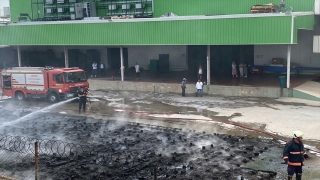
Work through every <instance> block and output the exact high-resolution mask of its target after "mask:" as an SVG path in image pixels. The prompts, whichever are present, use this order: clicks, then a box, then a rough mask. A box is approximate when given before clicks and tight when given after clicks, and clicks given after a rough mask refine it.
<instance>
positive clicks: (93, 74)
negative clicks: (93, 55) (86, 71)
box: [91, 61, 98, 77]
mask: <svg viewBox="0 0 320 180" xmlns="http://www.w3.org/2000/svg"><path fill="white" fill-rule="evenodd" d="M97 69H98V64H97V63H96V62H95V61H94V62H93V64H92V75H91V77H93V76H94V77H97Z"/></svg>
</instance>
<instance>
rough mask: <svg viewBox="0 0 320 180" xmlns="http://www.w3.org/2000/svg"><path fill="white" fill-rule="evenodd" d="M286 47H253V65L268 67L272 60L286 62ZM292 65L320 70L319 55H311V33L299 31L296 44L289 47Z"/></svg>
mask: <svg viewBox="0 0 320 180" xmlns="http://www.w3.org/2000/svg"><path fill="white" fill-rule="evenodd" d="M287 49H288V45H255V46H254V64H255V65H269V64H270V63H271V59H272V58H283V59H284V61H285V62H286V60H287ZM291 62H292V65H295V64H297V65H298V66H302V67H317V68H320V53H319V54H316V53H313V31H309V30H299V33H298V44H295V45H292V47H291Z"/></svg>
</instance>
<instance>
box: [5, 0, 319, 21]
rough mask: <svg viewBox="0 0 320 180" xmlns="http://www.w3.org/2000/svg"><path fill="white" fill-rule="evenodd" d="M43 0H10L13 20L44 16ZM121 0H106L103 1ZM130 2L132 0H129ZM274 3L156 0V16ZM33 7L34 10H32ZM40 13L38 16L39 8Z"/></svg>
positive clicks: (309, 7) (305, 0)
mask: <svg viewBox="0 0 320 180" xmlns="http://www.w3.org/2000/svg"><path fill="white" fill-rule="evenodd" d="M32 1H33V2H34V3H36V2H37V1H38V2H43V0H10V13H11V21H13V22H17V21H18V17H19V15H20V13H28V14H29V15H30V16H31V15H32V14H33V17H34V18H38V17H39V18H42V17H43V5H41V4H38V5H35V4H34V5H33V6H31V2H32ZM90 1H95V0H86V1H84V0H81V1H78V2H90ZM107 1H108V2H110V1H113V2H114V1H119V0H104V1H101V2H107ZM128 2H130V0H128ZM285 2H286V5H287V6H291V7H293V10H294V12H306V11H313V10H314V0H286V1H285ZM268 3H273V4H275V5H279V3H280V0H242V1H240V0H154V17H160V16H161V15H163V14H164V13H167V12H173V13H175V14H177V15H178V16H190V15H223V14H250V8H251V6H253V5H258V4H259V5H261V4H268ZM96 4H97V12H98V16H105V14H106V11H105V10H103V9H101V7H98V6H99V5H98V4H99V3H98V2H97V3H96ZM32 9H33V10H32ZM37 9H40V12H39V13H40V14H39V16H38V10H37Z"/></svg>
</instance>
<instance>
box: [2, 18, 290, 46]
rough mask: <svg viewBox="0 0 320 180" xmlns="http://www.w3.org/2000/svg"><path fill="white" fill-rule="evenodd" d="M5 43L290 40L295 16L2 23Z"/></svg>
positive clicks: (89, 43)
mask: <svg viewBox="0 0 320 180" xmlns="http://www.w3.org/2000/svg"><path fill="white" fill-rule="evenodd" d="M0 37H1V38H0V44H1V45H207V44H211V45H223V44H225V45H228V44H288V43H290V40H291V16H282V17H255V18H235V19H206V20H173V21H151V22H104V23H89V24H84V23H83V24H79V23H77V24H42V25H7V26H0Z"/></svg>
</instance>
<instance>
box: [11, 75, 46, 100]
mask: <svg viewBox="0 0 320 180" xmlns="http://www.w3.org/2000/svg"><path fill="white" fill-rule="evenodd" d="M9 73H10V74H11V81H12V86H11V90H5V94H6V95H7V96H15V95H16V93H17V92H22V93H23V94H24V96H25V97H32V98H45V95H46V92H47V91H48V90H47V89H48V88H47V87H48V83H47V81H45V79H46V78H47V73H46V72H45V71H44V70H38V69H28V70H7V71H6V74H9Z"/></svg>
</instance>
